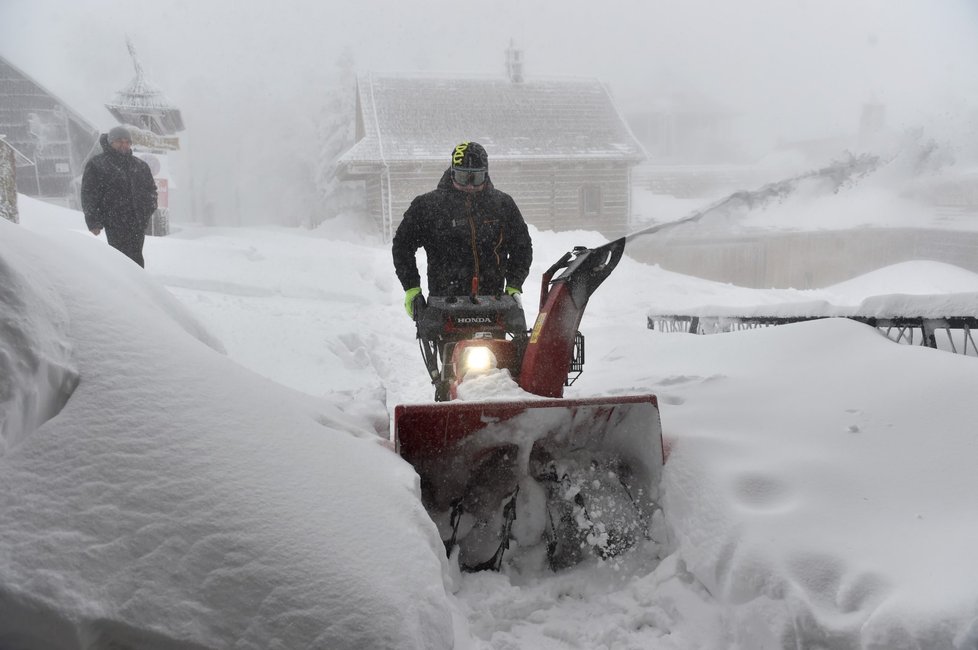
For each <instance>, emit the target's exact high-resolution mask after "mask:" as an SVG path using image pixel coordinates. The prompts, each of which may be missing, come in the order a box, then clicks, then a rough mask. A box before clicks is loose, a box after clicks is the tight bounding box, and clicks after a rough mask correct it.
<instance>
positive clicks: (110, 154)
mask: <svg viewBox="0 0 978 650" xmlns="http://www.w3.org/2000/svg"><path fill="white" fill-rule="evenodd" d="M99 143H100V144H101V145H102V153H100V154H98V155H96V156H93V157H92V158H91V160H89V161H88V163H87V164H86V165H85V172H84V173H83V174H82V187H81V201H82V211H84V213H85V224H86V225H87V226H88V228H89V230H92V229H95V228H103V227H105V228H116V229H122V228H126V229H130V230H135V231H142V230H145V229H146V224H148V223H149V218H150V216H151V215H152V214H153V212H154V211H155V210H156V181H154V180H153V173H152V172H151V171H150V169H149V165H147V164H146V162H145V161H143V160H140V159H139V158H137V157H136V156H134V155H132V153H131V152H130V153H120V152H118V151H116V150H115V149H113V148H112V145H110V144H109V137H108V135H106V134H104V133H103V134H102V137H101V138H99Z"/></svg>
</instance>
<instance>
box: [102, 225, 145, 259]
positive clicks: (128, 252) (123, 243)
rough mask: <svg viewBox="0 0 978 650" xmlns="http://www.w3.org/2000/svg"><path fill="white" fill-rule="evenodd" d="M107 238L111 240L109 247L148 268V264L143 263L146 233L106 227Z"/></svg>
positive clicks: (130, 229)
mask: <svg viewBox="0 0 978 650" xmlns="http://www.w3.org/2000/svg"><path fill="white" fill-rule="evenodd" d="M105 237H106V239H108V240H109V246H111V247H112V248H114V249H116V250H118V251H121V252H122V253H123V254H124V255H125V256H126V257H128V258H129V259H131V260H132V261H133V262H135V263H136V264H138V265H139V266H142V267H143V268H146V263H145V262H144V261H143V242H144V241H145V240H146V231H144V230H133V229H132V228H117V227H111V228H110V227H109V226H106V227H105Z"/></svg>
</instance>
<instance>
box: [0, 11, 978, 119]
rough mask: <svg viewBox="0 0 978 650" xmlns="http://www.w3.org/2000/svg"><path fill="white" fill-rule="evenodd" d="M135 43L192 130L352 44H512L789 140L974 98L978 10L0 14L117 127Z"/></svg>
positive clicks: (420, 59) (294, 95)
mask: <svg viewBox="0 0 978 650" xmlns="http://www.w3.org/2000/svg"><path fill="white" fill-rule="evenodd" d="M126 34H129V35H131V37H132V38H133V40H134V42H135V45H136V48H137V51H138V52H139V53H140V56H141V57H142V58H143V60H144V64H145V66H146V68H147V70H148V71H149V72H150V73H151V75H152V78H153V79H154V80H155V81H157V82H158V83H159V85H161V86H162V87H163V89H164V90H165V91H166V92H167V93H168V94H169V95H170V97H171V98H172V99H174V100H175V101H176V102H178V103H180V102H181V100H182V101H183V103H184V104H185V105H184V106H183V109H184V111H185V112H186V113H187V115H186V117H187V121H188V124H192V123H193V121H194V117H195V116H194V114H193V108H194V107H193V105H192V104H187V102H188V101H190V102H193V99H194V98H193V96H194V94H195V93H196V92H199V87H200V86H204V87H209V88H212V89H213V90H215V91H221V92H224V93H227V96H228V99H229V100H238V101H247V98H248V97H249V96H250V95H255V94H263V93H270V92H278V93H281V95H282V96H283V97H288V98H289V99H293V100H296V101H300V102H301V101H303V99H302V97H301V96H300V91H301V89H304V88H308V89H310V90H311V92H309V93H307V95H306V97H307V98H309V97H315V96H316V93H315V92H314V90H315V88H316V87H317V86H321V85H323V84H324V83H326V82H327V81H328V79H329V77H330V75H331V74H332V73H333V72H334V63H335V61H336V59H337V57H338V53H339V51H340V49H341V48H342V47H344V46H349V47H351V48H352V49H353V52H354V56H355V60H356V64H357V68H358V69H359V70H360V71H381V72H385V71H413V70H429V71H447V72H460V73H465V72H476V73H488V74H501V73H502V71H503V51H504V49H505V47H506V45H507V43H508V41H509V39H510V38H513V39H515V40H516V42H517V44H518V45H519V46H521V47H522V48H523V49H524V50H525V56H526V61H527V63H526V72H527V76H528V77H533V76H555V75H585V76H596V77H599V78H601V79H604V80H605V81H607V82H608V83H609V84H610V85H611V87H612V90H613V91H614V93H615V95H616V97H617V98H618V99H619V101H620V102H621V103H622V104H623V106H624V107H626V108H628V109H631V108H632V107H633V106H634V105H635V104H637V103H639V102H640V101H641V100H643V99H646V98H650V97H655V96H656V94H657V93H660V92H661V91H672V90H680V91H687V92H693V93H696V94H699V95H702V96H705V97H707V98H709V99H710V100H712V101H714V102H716V103H717V104H718V105H721V106H725V107H728V108H730V109H732V110H740V111H747V112H757V113H758V114H762V113H763V114H764V115H765V116H766V117H765V119H764V122H765V123H767V124H768V125H769V126H770V128H771V129H774V130H781V131H784V133H783V134H782V135H790V133H789V132H791V131H796V132H799V133H805V132H812V131H819V130H822V129H828V128H832V127H838V128H852V127H853V126H854V124H855V123H856V121H857V120H858V106H859V105H860V104H861V103H862V102H864V101H867V100H868V99H870V98H876V99H878V100H880V101H882V102H884V103H886V104H887V105H888V113H889V115H890V116H891V118H892V119H893V120H896V121H902V120H906V121H912V120H914V119H918V118H920V117H921V116H922V115H924V114H926V113H928V112H934V111H936V110H941V109H944V108H954V107H955V106H960V105H961V104H963V103H965V102H966V101H974V99H975V96H976V95H978V76H976V75H974V74H973V70H974V66H975V64H976V63H978V2H975V0H969V1H964V0H942V1H941V2H932V1H929V0H919V1H902V2H901V1H893V2H887V1H885V0H811V1H799V0H795V1H792V0H767V1H760V0H749V1H743V2H734V1H730V2H707V1H701V0H695V1H692V2H690V1H684V2H676V1H673V0H669V1H658V0H601V1H600V2H599V1H587V2H583V1H581V0H570V1H567V0H564V1H562V2H557V1H553V2H542V1H539V0H501V1H497V2H492V1H490V2H479V3H470V2H444V1H438V0H413V1H403V2H393V1H390V0H388V1H379V0H339V1H337V0H332V1H322V0H297V1H288V0H279V1H278V2H268V1H265V0H262V1H261V2H249V1H248V0H169V1H168V0H156V1H155V2H144V1H140V0H0V53H2V54H3V55H4V56H7V57H8V58H10V59H12V60H13V61H14V62H15V63H16V64H18V65H19V66H21V67H22V68H24V69H26V70H27V71H28V72H30V73H32V74H34V75H36V76H37V78H38V79H40V80H41V81H42V83H44V84H46V85H47V86H48V87H49V88H50V89H51V90H54V91H55V92H56V93H61V94H63V95H66V96H69V97H66V98H70V99H71V100H72V101H75V102H78V103H81V104H84V109H83V110H84V112H85V113H86V114H89V113H92V115H91V116H90V117H91V119H97V120H102V121H103V123H104V124H109V123H110V118H109V116H108V113H107V112H105V111H104V110H103V109H101V104H102V103H104V102H105V101H106V100H107V99H108V98H109V97H111V94H112V93H113V92H114V91H116V90H118V89H119V88H121V87H122V86H124V85H125V84H126V83H127V82H128V81H129V79H130V78H131V77H132V69H131V66H130V63H129V61H128V57H127V55H126V51H125V35H126ZM228 110H229V111H232V110H233V107H231V106H229V107H228ZM772 119H773V122H772Z"/></svg>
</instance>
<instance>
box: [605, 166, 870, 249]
mask: <svg viewBox="0 0 978 650" xmlns="http://www.w3.org/2000/svg"><path fill="white" fill-rule="evenodd" d="M885 162H888V161H884V160H883V159H882V158H880V157H879V156H874V155H871V154H861V155H859V156H850V157H849V158H848V159H847V160H842V161H838V162H833V163H831V164H830V165H828V166H826V167H822V168H820V169H814V170H811V171H807V172H805V173H803V174H799V175H797V176H792V177H791V178H786V179H784V180H780V181H776V182H774V183H768V184H767V185H764V186H762V187H760V188H758V189H756V190H738V191H736V192H734V193H733V194H731V195H730V196H727V197H726V198H723V199H720V200H719V201H716V202H715V203H712V204H710V205H708V206H706V207H705V208H701V209H699V210H695V211H694V212H692V213H691V214H688V215H686V216H685V217H683V218H681V219H678V220H676V221H669V222H666V223H659V224H654V225H652V226H649V227H647V228H643V229H641V230H637V231H635V232H633V233H630V234H628V235H626V236H625V241H626V242H629V241H632V240H633V239H636V238H638V237H642V236H644V235H654V234H656V233H658V232H661V231H663V230H667V229H670V228H675V227H676V226H682V225H685V224H690V223H696V222H698V221H700V220H701V219H703V218H704V217H707V216H711V215H715V214H717V213H722V212H731V211H733V210H736V209H738V208H743V209H746V210H753V209H755V208H759V207H761V206H764V205H767V204H768V203H770V202H771V201H775V200H778V201H781V200H784V199H785V198H786V197H788V196H789V195H791V194H793V193H794V192H795V191H797V189H798V187H799V186H800V185H801V184H802V183H803V182H805V181H816V182H821V183H823V184H824V187H825V189H826V190H827V191H831V192H838V191H839V190H840V189H842V188H843V187H845V186H847V185H850V184H853V183H855V182H857V181H858V180H859V179H861V178H862V177H864V176H866V175H867V174H869V173H871V172H873V171H875V170H876V169H878V168H879V167H880V166H881V165H882V164H884V163H885Z"/></svg>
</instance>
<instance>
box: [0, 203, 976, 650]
mask: <svg viewBox="0 0 978 650" xmlns="http://www.w3.org/2000/svg"><path fill="white" fill-rule="evenodd" d="M20 210H21V220H22V225H20V226H15V225H13V224H9V223H3V222H0V303H2V307H3V319H2V320H0V442H2V447H0V494H2V495H3V496H2V497H0V612H3V615H2V616H0V647H4V648H6V647H13V648H108V647H134V648H135V647H139V648H177V647H180V648H186V647H208V648H211V647H214V648H216V647H238V648H299V647H315V648H350V647H390V648H395V647H397V648H402V647H418V648H422V647H424V648H439V647H446V648H447V647H452V645H453V643H454V647H455V648H458V649H460V650H466V649H470V650H484V649H489V648H492V649H513V648H521V649H522V648H545V649H546V648H555V649H556V648H609V649H610V648H643V649H647V648H653V649H673V648H676V649H678V648H682V649H688V648H703V649H721V648H724V649H726V648H739V649H742V650H754V649H758V648H867V649H869V648H873V649H877V648H879V649H882V648H956V649H964V648H978V559H976V558H978V555H976V554H975V553H974V551H973V548H974V546H975V541H976V540H978V510H976V509H975V508H974V504H973V496H974V495H975V494H976V493H978V474H976V473H975V472H974V470H973V464H974V463H973V459H974V458H975V457H976V455H978V425H976V424H975V419H974V409H973V407H972V402H971V399H972V397H973V393H974V390H975V387H976V386H978V359H975V358H974V357H965V356H962V355H954V354H949V353H945V352H941V351H935V350H930V349H925V348H920V347H910V346H903V345H897V344H894V343H892V342H890V341H888V340H886V339H885V338H884V337H882V336H881V335H880V334H879V333H878V332H877V331H876V330H874V329H871V328H869V327H866V326H862V325H859V324H857V323H853V322H851V321H847V320H825V321H817V322H810V323H804V324H797V325H790V326H784V327H778V328H769V329H763V330H753V331H745V332H736V333H730V334H723V335H715V336H702V337H700V336H690V335H685V334H667V333H662V332H657V331H650V330H648V329H647V327H646V314H647V313H648V312H649V311H650V310H657V309H658V310H662V309H667V308H670V309H674V308H676V307H677V306H679V307H696V306H703V305H728V306H741V307H745V308H746V307H754V306H758V305H783V304H787V303H812V302H817V301H826V302H830V303H833V304H858V303H859V302H860V301H861V300H863V299H864V298H866V297H869V296H874V295H887V294H914V293H919V294H929V293H935V292H939V293H955V294H967V293H975V292H978V275H976V274H973V273H970V272H967V271H963V270H961V269H954V268H948V267H947V266H946V265H938V264H934V263H930V262H912V263H908V264H903V265H899V266H898V267H893V268H889V269H881V270H879V271H877V272H874V273H872V274H868V275H867V276H864V277H861V278H857V279H854V280H851V281H849V282H847V283H843V284H842V285H838V286H836V287H830V288H828V289H825V290H820V291H796V290H751V289H743V288H738V287H734V286H731V285H723V284H718V283H714V282H708V281H705V280H700V279H696V278H690V277H686V276H681V275H677V274H674V273H670V272H666V271H663V270H661V269H659V268H657V267H650V266H647V265H643V264H639V263H637V262H634V261H632V260H630V259H628V258H625V259H624V260H623V261H622V263H621V265H620V266H619V268H618V269H617V270H616V271H615V273H614V274H612V276H611V277H610V278H609V279H608V280H607V281H606V282H605V284H604V285H602V287H601V288H600V289H599V290H598V291H597V293H596V294H595V295H594V297H593V298H592V299H591V303H590V305H589V307H588V312H587V314H586V315H585V317H584V322H583V324H582V330H583V331H584V333H585V335H586V336H587V341H588V365H587V367H586V369H585V372H584V374H583V375H582V377H581V378H580V379H579V380H578V381H577V383H575V385H574V386H573V387H571V388H570V389H568V396H571V397H579V396H588V395H622V394H630V393H644V392H650V391H651V392H654V393H656V394H657V395H658V397H659V400H660V409H661V418H662V426H663V433H664V435H665V436H666V437H667V438H668V440H669V441H670V443H671V455H670V457H669V461H668V462H667V464H666V466H665V471H664V479H663V490H664V504H663V505H664V510H665V514H666V522H667V524H668V536H667V539H664V540H660V541H662V542H663V544H664V547H665V552H653V550H654V548H658V547H652V546H650V547H648V548H640V549H637V550H635V551H632V552H630V553H627V554H626V555H624V556H621V557H619V558H616V559H615V560H613V561H607V562H596V561H588V562H585V563H583V564H581V565H578V566H577V567H574V568H572V569H569V570H566V571H564V572H561V573H559V574H556V575H554V574H549V573H533V572H528V573H519V572H516V571H515V570H510V571H507V572H504V573H501V574H493V573H480V574H468V575H463V576H461V577H458V576H456V575H455V574H454V572H453V571H452V570H451V567H450V566H449V563H448V562H447V561H446V560H445V559H444V558H443V557H442V556H443V553H442V552H441V551H440V542H439V540H438V539H437V535H436V532H435V529H434V526H433V525H432V524H431V522H430V521H429V520H428V519H427V517H426V516H425V513H424V511H423V509H422V508H421V505H420V502H419V500H418V486H417V482H416V477H415V474H414V472H413V471H412V469H411V468H410V467H409V466H407V465H406V464H405V463H403V462H402V461H400V460H399V459H397V458H396V457H395V456H394V455H393V454H392V453H391V452H389V451H388V450H387V449H386V448H384V447H383V445H381V444H379V443H380V441H381V440H382V439H384V438H386V436H387V431H388V423H389V413H390V411H391V410H392V408H393V406H394V405H395V404H397V403H403V402H426V401H430V392H431V390H430V386H429V385H428V384H427V382H426V379H425V374H424V371H423V367H422V365H421V361H420V357H419V353H418V350H417V347H416V342H415V341H414V333H413V328H412V324H411V322H410V321H409V320H408V319H407V317H406V316H405V315H404V312H403V307H402V304H401V299H402V293H401V290H400V287H399V285H398V284H397V282H396V279H395V277H394V274H393V269H392V268H391V264H390V259H389V250H388V248H387V247H386V246H384V245H383V244H381V243H380V242H379V241H377V240H376V239H374V238H372V237H371V236H370V235H367V234H362V233H360V232H359V231H357V230H356V229H354V228H351V227H349V225H348V224H339V223H334V224H329V225H327V226H326V227H324V228H321V229H319V230H317V231H313V232H308V231H297V230H290V229H283V228H265V229H224V230H221V229H208V228H201V227H194V226H183V227H181V229H180V230H179V232H177V233H175V234H174V235H173V236H171V237H168V238H163V239H155V238H154V239H150V240H149V241H148V242H147V245H146V259H147V269H146V271H145V272H143V271H142V270H141V269H138V268H137V267H135V265H132V264H131V263H130V262H129V261H128V260H126V259H125V258H123V257H122V256H121V255H119V254H117V253H116V252H115V251H113V250H112V249H110V248H109V247H108V246H107V245H106V244H105V242H104V237H103V238H99V239H96V238H94V237H92V236H91V235H89V234H87V233H85V232H84V228H83V224H82V221H81V216H80V215H79V214H78V213H74V212H70V211H66V210H62V209H59V208H53V207H51V206H48V205H45V204H42V203H38V202H36V201H33V200H31V199H27V198H24V197H20ZM532 234H533V237H534V254H535V261H534V267H533V270H532V271H531V281H530V282H528V283H527V295H526V296H525V304H526V305H527V306H528V312H529V314H528V315H529V316H530V318H532V317H533V316H534V315H535V310H534V309H533V307H532V306H533V305H535V304H536V303H537V299H538V291H539V288H538V287H535V286H533V284H534V282H533V281H532V278H539V277H540V274H541V273H542V272H543V270H544V269H545V268H546V267H547V266H549V265H550V264H551V263H552V262H553V261H554V260H555V259H557V258H558V257H559V256H560V255H561V254H563V252H565V251H566V250H569V249H570V248H571V247H572V246H574V245H579V244H580V245H587V246H593V245H596V244H600V243H603V240H602V239H601V238H600V237H599V236H598V235H595V234H593V233H585V232H578V233H560V234H554V233H544V232H537V231H533V232H532ZM222 350H223V351H224V354H222V353H221V351H222ZM659 550H660V551H661V548H659ZM453 640H454V641H453ZM113 644H115V645H113Z"/></svg>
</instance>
